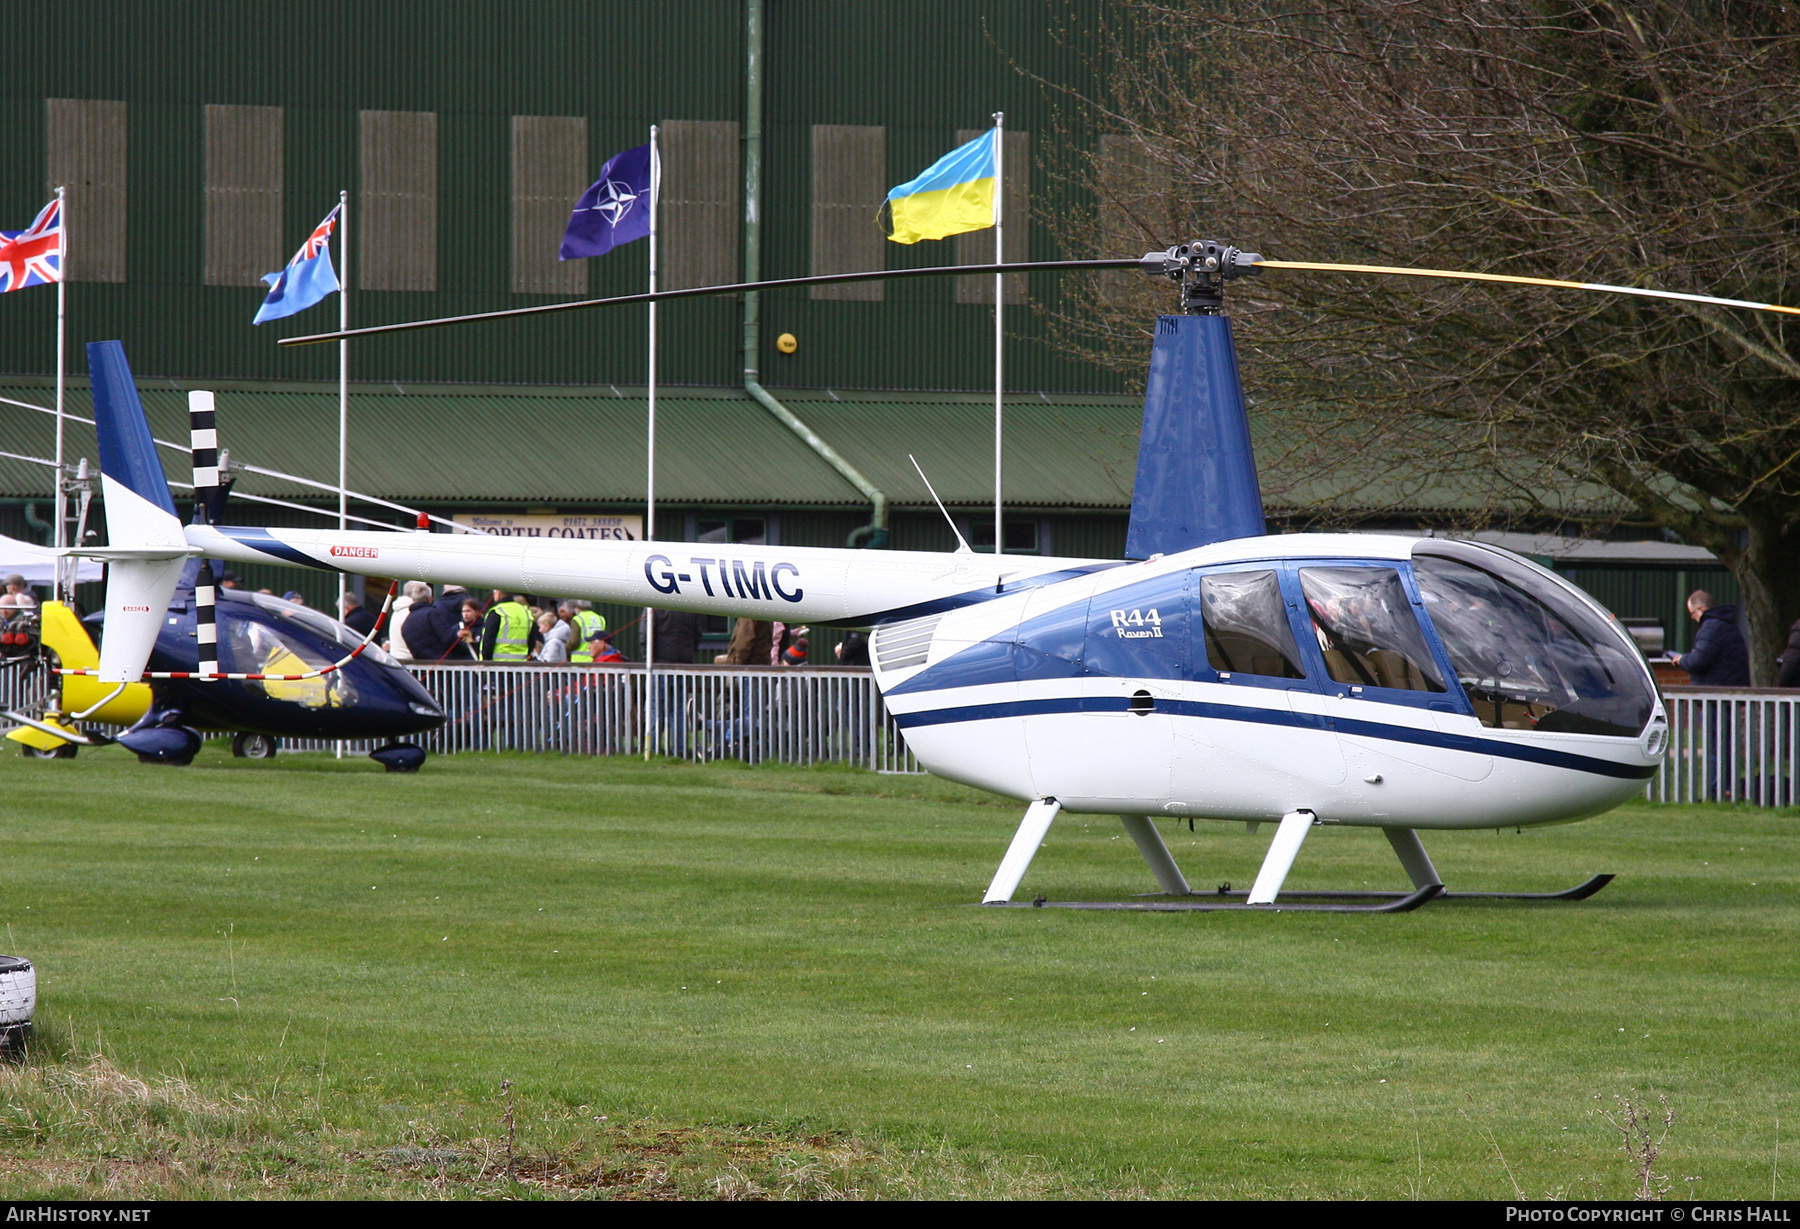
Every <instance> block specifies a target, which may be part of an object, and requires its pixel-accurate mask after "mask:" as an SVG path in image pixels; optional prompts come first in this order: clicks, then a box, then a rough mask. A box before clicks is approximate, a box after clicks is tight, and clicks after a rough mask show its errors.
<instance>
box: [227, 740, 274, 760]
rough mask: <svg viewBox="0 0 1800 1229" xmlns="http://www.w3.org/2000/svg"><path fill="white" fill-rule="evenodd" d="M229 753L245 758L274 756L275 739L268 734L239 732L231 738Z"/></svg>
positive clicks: (265, 758) (268, 758) (270, 757)
mask: <svg viewBox="0 0 1800 1229" xmlns="http://www.w3.org/2000/svg"><path fill="white" fill-rule="evenodd" d="M231 754H233V755H235V756H237V757H238V758H239V759H245V760H272V759H274V758H275V739H274V738H273V737H271V736H270V735H268V734H239V735H236V736H235V737H233V738H232V740H231Z"/></svg>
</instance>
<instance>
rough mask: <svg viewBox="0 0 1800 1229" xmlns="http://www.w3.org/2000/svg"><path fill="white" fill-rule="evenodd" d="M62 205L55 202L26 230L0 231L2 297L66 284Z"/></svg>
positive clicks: (0, 287)
mask: <svg viewBox="0 0 1800 1229" xmlns="http://www.w3.org/2000/svg"><path fill="white" fill-rule="evenodd" d="M62 241H63V229H62V202H61V201H51V202H50V203H49V204H48V205H45V206H44V210H43V212H42V213H40V214H38V216H37V221H35V222H33V223H32V224H31V225H30V226H29V227H27V228H26V229H25V230H0V294H5V293H6V292H7V291H9V290H24V289H25V288H26V287H27V286H43V285H45V284H47V283H50V282H58V281H61V280H62V254H63V253H62Z"/></svg>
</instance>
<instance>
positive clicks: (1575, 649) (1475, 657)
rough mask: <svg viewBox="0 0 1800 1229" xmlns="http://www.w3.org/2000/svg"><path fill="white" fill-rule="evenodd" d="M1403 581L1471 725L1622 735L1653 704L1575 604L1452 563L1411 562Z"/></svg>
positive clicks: (1632, 669)
mask: <svg viewBox="0 0 1800 1229" xmlns="http://www.w3.org/2000/svg"><path fill="white" fill-rule="evenodd" d="M1520 570H1521V571H1523V569H1522V568H1521V569H1520ZM1413 575H1414V576H1416V577H1417V578H1418V581H1419V592H1420V594H1421V595H1423V597H1424V598H1425V609H1426V612H1427V613H1428V614H1430V616H1431V622H1432V626H1434V627H1436V628H1437V633H1438V637H1439V638H1440V639H1441V640H1443V642H1444V648H1445V650H1446V651H1447V652H1448V653H1449V654H1450V663H1451V664H1452V665H1453V666H1455V667H1456V675H1457V678H1458V679H1459V680H1460V681H1461V683H1462V685H1463V690H1465V691H1467V692H1468V693H1469V700H1470V702H1471V703H1473V704H1474V706H1475V715H1476V716H1477V717H1479V718H1480V719H1481V724H1483V725H1486V726H1493V727H1495V728H1498V729H1507V730H1549V731H1554V732H1557V733H1564V734H1612V735H1620V736H1624V737H1631V736H1633V735H1636V734H1637V733H1638V732H1639V731H1640V730H1642V729H1643V728H1644V723H1645V722H1647V721H1649V720H1650V712H1651V709H1652V708H1653V707H1654V704H1655V699H1654V697H1653V695H1652V694H1651V691H1650V682H1649V680H1648V679H1647V678H1646V677H1645V675H1644V670H1643V667H1642V666H1640V665H1639V664H1638V662H1637V661H1636V660H1634V657H1635V654H1634V653H1633V652H1632V650H1631V649H1630V647H1629V645H1628V644H1627V643H1626V641H1625V639H1624V637H1623V636H1621V635H1620V634H1618V633H1617V632H1615V631H1613V630H1612V629H1611V628H1610V627H1608V626H1607V625H1606V623H1605V622H1604V621H1603V620H1602V619H1601V618H1600V617H1599V616H1598V615H1596V614H1595V613H1594V612H1593V611H1591V610H1588V609H1587V608H1586V607H1584V606H1582V605H1581V604H1580V603H1578V602H1576V601H1574V600H1571V599H1569V598H1563V600H1561V601H1558V602H1557V605H1556V608H1552V607H1551V605H1550V604H1549V602H1548V601H1546V600H1541V599H1540V597H1539V596H1537V595H1534V594H1532V593H1529V592H1527V591H1526V590H1525V589H1524V588H1523V587H1522V586H1521V585H1517V584H1511V583H1508V582H1507V581H1505V580H1502V579H1501V578H1500V577H1499V576H1496V575H1494V574H1493V573H1491V572H1489V571H1487V570H1485V569H1483V568H1478V567H1475V566H1473V565H1472V564H1468V563H1464V562H1461V561H1459V560H1452V559H1441V558H1428V557H1424V556H1420V557H1417V558H1415V559H1414V560H1413ZM1521 579H1524V580H1527V581H1528V582H1529V579H1530V578H1528V577H1521ZM1561 596H1562V595H1554V596H1553V595H1552V594H1550V593H1548V592H1546V593H1545V594H1544V597H1545V598H1549V599H1550V600H1555V598H1556V597H1561Z"/></svg>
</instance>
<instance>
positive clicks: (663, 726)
mask: <svg viewBox="0 0 1800 1229" xmlns="http://www.w3.org/2000/svg"><path fill="white" fill-rule="evenodd" d="M409 669H411V671H412V673H413V676H414V677H415V678H417V679H418V680H419V682H420V683H422V684H423V685H424V687H425V689H426V690H427V691H429V692H430V693H431V694H432V695H433V696H434V697H435V698H436V699H437V701H438V703H439V704H441V705H443V707H444V713H445V716H446V718H447V719H446V720H445V722H444V724H443V726H442V727H440V728H439V729H437V730H434V731H432V732H431V733H429V734H422V735H419V736H417V737H416V738H414V739H413V740H412V741H416V742H418V743H419V744H420V745H421V746H423V747H425V749H426V750H428V751H432V752H436V753H437V754H439V755H449V754H453V753H455V752H459V751H502V750H505V751H560V752H563V753H565V754H569V755H632V754H642V753H643V750H644V740H645V738H646V737H649V738H651V739H652V747H653V749H654V750H655V751H656V752H657V753H658V754H661V755H670V756H675V757H677V758H680V759H686V760H695V761H699V762H704V761H708V760H719V759H738V760H744V761H746V762H748V763H752V764H757V763H762V762H765V761H769V762H774V763H779V764H821V763H840V764H855V765H858V766H860V767H864V768H871V769H874V770H875V771H877V772H920V771H922V769H920V768H919V766H918V763H917V761H915V760H914V759H913V757H912V753H911V752H910V751H908V750H907V747H906V743H905V740H903V739H902V738H901V736H900V730H899V728H898V727H897V726H896V725H895V723H894V720H893V718H892V717H890V716H889V715H888V712H887V708H886V706H885V705H883V704H882V702H881V693H880V692H879V691H877V690H876V687H875V680H874V678H873V676H872V675H870V673H869V672H868V671H867V670H857V669H853V668H847V667H792V666H764V667H757V666H661V665H659V666H658V667H657V668H656V673H655V681H654V686H652V687H646V675H645V671H644V668H643V667H642V666H639V665H606V666H543V665H521V666H492V665H474V664H465V665H438V666H413V667H409ZM282 745H283V746H284V747H287V748H289V749H292V750H296V751H301V750H326V749H329V748H331V747H334V746H335V745H336V744H335V743H332V742H329V741H324V740H314V739H283V740H282ZM375 745H376V744H375V743H373V742H358V743H346V744H345V749H346V750H347V751H348V750H356V751H359V752H360V751H367V750H369V749H370V748H372V747H374V746H375Z"/></svg>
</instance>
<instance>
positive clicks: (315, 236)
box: [288, 205, 343, 264]
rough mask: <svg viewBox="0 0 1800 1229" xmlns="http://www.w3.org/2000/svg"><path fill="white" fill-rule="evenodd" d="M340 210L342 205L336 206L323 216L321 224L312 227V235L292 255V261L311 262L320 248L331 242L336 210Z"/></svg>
mask: <svg viewBox="0 0 1800 1229" xmlns="http://www.w3.org/2000/svg"><path fill="white" fill-rule="evenodd" d="M342 208H343V206H342V205H339V206H337V208H336V209H333V210H332V211H331V212H330V213H328V214H326V215H325V220H324V221H323V222H321V223H319V224H318V225H317V226H315V227H313V233H312V234H310V235H308V236H307V237H306V242H305V243H302V244H301V245H300V250H299V251H298V252H296V253H295V254H294V260H311V259H313V258H314V257H315V256H317V255H318V254H319V249H320V248H322V247H324V246H325V245H326V244H327V243H330V242H331V232H332V229H333V228H334V227H336V226H337V218H338V209H342ZM288 263H289V264H293V263H294V261H293V260H290V261H289V262H288Z"/></svg>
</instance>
